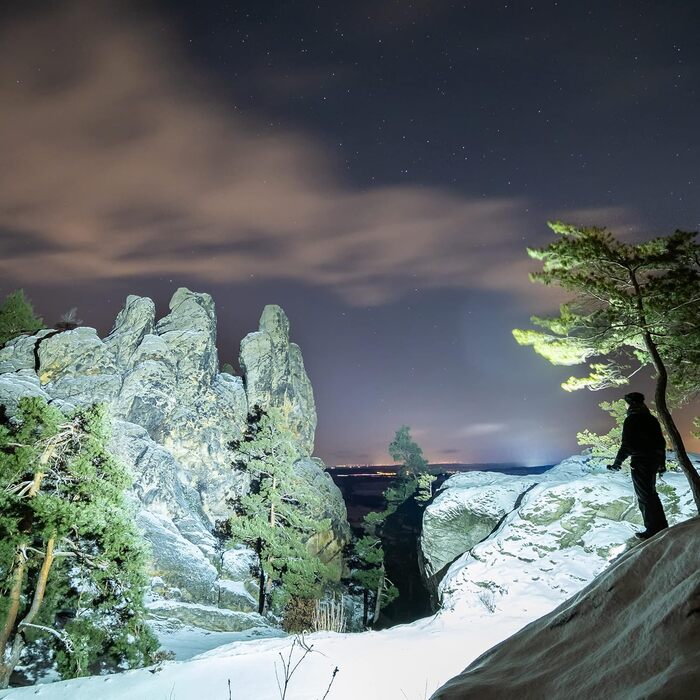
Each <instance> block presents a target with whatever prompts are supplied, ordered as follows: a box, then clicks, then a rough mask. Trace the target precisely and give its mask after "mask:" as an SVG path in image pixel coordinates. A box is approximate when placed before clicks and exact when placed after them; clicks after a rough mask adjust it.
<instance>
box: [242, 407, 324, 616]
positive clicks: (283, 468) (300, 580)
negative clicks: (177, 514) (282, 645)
mask: <svg viewBox="0 0 700 700" xmlns="http://www.w3.org/2000/svg"><path fill="white" fill-rule="evenodd" d="M296 445H297V441H296V439H295V436H294V434H293V433H292V432H291V429H290V428H289V421H288V420H287V416H286V415H285V413H284V412H283V411H279V410H277V409H269V410H268V411H262V410H261V409H260V408H259V407H255V409H254V410H253V411H252V412H251V413H250V415H249V416H248V425H247V429H246V432H245V434H244V436H243V437H242V438H241V440H238V441H235V442H233V443H231V447H232V449H233V450H234V452H235V466H236V467H237V468H239V469H241V470H243V471H244V472H245V473H246V474H247V475H248V476H249V478H250V491H249V493H247V494H245V495H243V496H240V497H239V498H238V499H236V500H235V501H234V502H233V506H234V508H235V512H236V514H235V516H234V517H233V518H232V519H231V534H232V541H233V542H234V543H244V544H246V545H248V546H249V547H251V548H252V549H254V550H255V552H256V554H257V555H258V559H259V570H258V572H257V573H258V581H259V595H258V612H259V613H260V614H261V615H262V614H264V613H265V611H266V610H267V608H268V607H269V605H270V603H273V604H274V605H275V607H283V606H284V605H285V604H286V603H288V602H289V600H290V598H291V597H297V598H303V599H315V598H318V597H320V596H321V594H322V592H323V589H324V587H325V586H326V585H327V584H328V582H329V581H330V580H331V579H332V575H333V574H332V571H331V567H329V566H328V565H327V564H325V563H324V562H323V561H322V560H321V559H320V558H319V557H318V556H316V555H315V554H314V553H312V552H311V551H310V549H309V546H308V543H309V541H310V540H311V538H312V537H313V536H314V535H316V534H319V533H321V532H326V531H328V530H329V529H330V527H331V524H330V520H328V519H318V518H314V517H312V516H311V515H310V513H314V512H318V511H319V510H321V504H320V502H319V495H318V493H316V492H315V491H313V490H312V489H311V488H310V487H309V485H308V484H307V482H306V481H305V480H304V479H302V478H300V477H299V475H298V474H297V473H296V471H295V469H294V463H295V462H296V461H297V459H298V458H299V456H300V455H299V454H298V450H297V447H296Z"/></svg>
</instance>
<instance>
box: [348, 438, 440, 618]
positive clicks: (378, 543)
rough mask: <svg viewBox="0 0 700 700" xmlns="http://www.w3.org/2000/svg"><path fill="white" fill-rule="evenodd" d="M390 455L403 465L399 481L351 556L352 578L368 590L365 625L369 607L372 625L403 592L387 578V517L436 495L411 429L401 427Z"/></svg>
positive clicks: (365, 524) (366, 524)
mask: <svg viewBox="0 0 700 700" xmlns="http://www.w3.org/2000/svg"><path fill="white" fill-rule="evenodd" d="M389 454H390V455H391V457H392V459H394V460H396V461H397V462H399V467H398V469H397V471H396V479H395V480H394V483H393V484H391V485H390V486H389V487H388V488H387V489H386V491H385V492H384V500H385V502H386V506H385V508H384V510H382V511H374V512H371V513H368V514H367V515H366V516H365V517H364V518H363V520H362V528H363V531H364V534H363V535H362V537H359V538H358V539H357V540H356V541H355V543H354V546H353V550H352V553H351V562H350V563H351V566H352V568H353V574H352V578H353V580H354V581H355V583H357V585H359V586H360V587H361V588H362V589H363V591H364V612H363V622H364V625H365V626H367V624H368V622H369V613H368V608H369V605H370V603H373V607H374V611H373V613H372V620H371V623H372V624H376V623H377V622H378V620H379V614H380V612H381V610H382V608H384V607H386V606H387V605H389V603H391V602H392V601H393V600H395V599H396V598H397V597H398V595H399V591H398V589H397V588H396V586H395V585H394V584H393V583H392V582H391V581H390V580H389V579H388V578H387V576H386V566H385V563H384V548H383V545H382V534H383V530H384V525H385V523H386V520H387V518H389V517H390V516H391V515H393V514H394V513H395V512H396V511H397V510H398V508H400V507H401V506H402V505H403V504H404V503H405V502H406V501H408V500H409V499H410V498H415V500H416V501H417V502H418V503H425V502H427V501H428V500H430V498H431V496H432V484H433V481H434V480H435V477H434V476H433V475H432V474H430V473H429V471H428V467H429V465H428V460H427V459H425V457H424V456H423V450H422V449H421V448H420V446H419V445H418V444H417V443H416V442H415V441H414V440H413V438H412V437H411V429H410V428H409V427H408V426H407V425H403V426H401V427H400V428H399V429H398V430H397V431H396V435H395V436H394V439H393V440H392V441H391V443H390V444H389Z"/></svg>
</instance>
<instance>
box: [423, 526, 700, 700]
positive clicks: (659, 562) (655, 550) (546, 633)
mask: <svg viewBox="0 0 700 700" xmlns="http://www.w3.org/2000/svg"><path fill="white" fill-rule="evenodd" d="M698 538H700V518H694V519H692V520H688V521H686V522H684V523H681V524H680V525H677V526H675V527H673V528H670V529H668V530H665V531H663V532H662V533H660V534H659V535H657V536H656V537H653V538H652V539H651V540H649V541H647V542H644V543H642V544H639V545H637V546H636V547H634V548H632V549H631V550H630V551H628V552H627V553H625V554H624V555H623V556H621V557H620V558H619V559H618V560H617V561H616V562H615V563H614V564H613V565H612V566H610V568H608V569H607V570H606V571H604V572H603V573H602V574H601V575H600V576H598V577H597V578H596V579H595V580H594V581H593V582H592V583H591V584H590V585H588V586H587V587H586V588H584V589H583V590H582V591H580V592H579V593H577V594H576V595H575V596H573V597H572V598H570V599H569V600H567V601H566V602H564V603H563V604H562V605H560V606H559V607H558V608H556V609H555V610H553V611H552V612H550V613H549V614H548V615H545V616H544V617H541V618H539V619H538V620H536V621H535V622H532V623H531V624H529V625H527V626H526V627H525V628H524V629H522V630H521V631H520V632H518V633H517V634H515V635H513V636H512V637H510V638H508V639H506V640H505V641H504V642H501V643H500V644H498V645H497V646H495V647H493V648H492V649H490V650H489V651H487V652H486V653H485V654H483V655H482V656H480V657H479V658H478V659H476V660H475V661H474V662H473V663H472V664H471V665H470V666H468V667H467V668H466V669H465V670H464V671H463V672H462V673H461V674H460V675H458V676H457V677H455V678H453V679H452V680H450V681H448V682H447V683H446V684H445V685H444V686H443V687H442V688H441V689H440V690H438V691H437V692H436V693H435V694H434V695H433V696H432V698H433V700H467V699H468V698H474V699H475V700H476V699H477V698H478V700H506V699H507V698H551V699H552V700H557V699H558V698H561V699H562V700H568V699H569V698H609V699H610V700H615V699H617V698H619V699H620V700H622V699H623V698H624V699H626V698H678V699H682V698H688V699H690V698H696V697H697V696H698V683H700V622H699V616H700V552H699V550H698V546H697V543H698Z"/></svg>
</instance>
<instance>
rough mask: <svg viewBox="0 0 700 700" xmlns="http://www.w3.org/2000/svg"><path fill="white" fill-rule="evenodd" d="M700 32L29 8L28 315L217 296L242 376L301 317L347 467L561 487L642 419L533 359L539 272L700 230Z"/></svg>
mask: <svg viewBox="0 0 700 700" xmlns="http://www.w3.org/2000/svg"><path fill="white" fill-rule="evenodd" d="M699 27H700V3H697V2H695V0H687V1H685V2H681V1H679V0H677V1H674V0H665V1H660V2H646V1H640V0H628V1H627V2H615V1H612V0H605V1H599V2H574V1H571V2H569V1H564V0H560V1H559V2H543V1H540V0H535V1H533V2H507V3H502V2H494V1H492V0H483V1H481V2H439V1H432V2H431V1H429V0H415V1H414V2H397V1H391V2H389V1H387V0H371V1H366V2H365V1H364V0H362V1H357V0H353V1H352V2H340V1H336V2H322V3H312V2H272V1H270V0H268V1H266V2H260V0H257V1H255V2H252V1H251V2H243V1H239V2H229V3H225V2H206V1H204V0H198V1H197V2H188V3H181V2H174V1H173V0H169V1H168V2H161V3H157V2H153V3H147V2H134V3H129V2H118V3H117V2H115V3H105V2H96V1H94V0H92V1H90V2H84V3H80V2H48V1H44V2H27V1H22V2H20V0H14V1H11V2H8V3H3V8H2V9H1V10H0V162H1V163H2V167H1V168H0V253H1V259H0V293H1V294H2V295H3V296H4V295H5V294H7V293H8V292H9V291H11V290H12V289H15V288H16V287H20V286H21V287H24V289H25V290H26V292H27V293H28V295H29V296H30V297H31V298H32V300H33V301H34V304H35V307H36V308H37V310H38V311H39V312H40V313H41V314H42V315H43V316H44V317H45V319H46V321H47V322H50V323H53V322H55V321H56V320H57V319H58V317H59V316H60V314H61V313H62V312H64V311H66V310H67V309H68V308H70V307H72V306H77V307H78V311H79V316H80V317H81V318H82V319H83V320H84V322H85V323H86V324H87V325H91V326H95V327H96V328H97V329H98V330H99V331H100V333H106V332H108V331H109V328H110V326H111V323H112V320H113V318H114V316H115V315H116V313H117V311H118V310H119V308H120V307H121V306H122V304H123V301H124V298H125V297H126V295H127V294H130V293H134V294H141V295H148V296H151V297H152V298H154V299H155V301H156V303H157V305H158V307H159V311H160V312H161V313H162V314H164V313H166V311H167V301H168V299H169V297H170V296H171V294H172V292H173V291H174V290H175V289H176V288H177V287H179V286H183V285H184V286H188V287H190V288H191V289H195V290H198V291H207V292H209V293H211V294H212V295H213V297H214V299H215V301H216V304H217V310H218V316H219V339H220V343H219V346H220V356H221V360H222V362H224V361H228V362H233V363H235V362H236V357H237V354H238V344H239V342H240V339H241V338H242V336H243V335H245V333H247V332H248V331H250V330H254V329H255V328H256V327H257V320H258V317H259V315H260V312H261V310H262V307H263V305H264V304H266V303H278V304H281V305H282V306H283V307H284V309H285V310H286V311H287V313H288V315H289V317H290V320H291V324H292V336H293V339H294V340H296V341H297V342H298V343H299V344H300V345H301V347H302V351H303V354H304V358H305V361H306V365H307V370H308V373H309V375H310V377H311V380H312V383H313V385H314V389H315V394H316V400H317V405H318V412H319V429H318V434H317V453H318V455H319V456H320V457H322V458H323V459H324V460H326V461H327V462H328V463H331V464H333V463H364V462H371V463H381V462H386V461H388V459H389V458H388V455H387V452H386V446H387V444H388V442H389V441H390V440H391V437H392V435H393V433H394V431H395V430H396V428H397V427H399V426H400V425H401V424H404V423H406V424H408V425H410V426H412V428H413V431H414V435H415V437H416V438H417V439H418V441H419V442H420V443H421V444H422V445H423V447H424V449H425V451H426V453H427V455H428V456H429V457H430V458H431V460H433V461H463V462H479V461H518V462H522V463H525V464H542V463H545V462H551V461H554V460H557V459H559V458H561V457H563V456H565V455H567V454H570V453H572V452H574V451H576V449H577V448H576V440H575V434H576V431H577V430H578V429H581V428H583V427H586V426H589V427H593V428H597V429H602V428H605V426H606V424H607V420H606V416H605V414H603V413H602V412H601V411H600V410H599V409H598V408H597V403H598V402H599V401H601V400H603V399H608V398H610V397H611V396H612V395H613V394H611V393H610V392H602V393H598V394H593V393H589V392H585V393H584V392H578V393H575V394H565V393H564V392H563V391H562V390H561V389H560V387H559V384H560V382H561V381H562V380H563V379H565V378H566V377H567V376H569V374H571V372H570V371H569V370H567V369H566V368H563V369H562V368H554V367H552V366H550V365H549V364H547V363H546V361H545V360H543V359H541V358H539V357H537V356H536V355H535V354H534V353H533V352H532V351H531V350H530V349H527V348H519V347H518V346H517V345H516V344H515V342H514V341H513V339H512V337H511V329H512V328H513V327H516V326H520V327H523V326H526V325H527V323H528V318H529V316H530V315H531V314H532V313H535V312H540V313H541V312H543V311H547V310H548V309H549V310H551V309H553V308H555V307H556V304H557V303H558V302H559V300H560V299H559V297H558V296H557V294H556V293H555V292H553V291H551V290H546V289H544V288H539V287H537V286H535V285H532V284H531V283H530V282H529V281H528V279H527V272H528V270H530V269H534V268H533V267H532V265H531V263H530V261H529V260H528V258H527V255H526V251H525V248H526V246H528V245H530V246H532V245H540V244H543V243H546V242H547V241H548V240H549V239H550V237H551V235H552V234H551V233H550V232H549V230H548V229H547V227H546V221H547V219H553V218H562V219H565V220H568V221H571V222H575V223H579V224H593V223H595V224H600V225H608V226H610V227H611V228H613V230H614V231H615V232H616V233H618V234H620V235H622V236H625V237H629V238H636V237H647V236H651V235H660V234H666V233H670V232H672V231H673V230H674V229H676V228H684V229H690V230H697V229H698V228H700V197H698V184H699V181H698V177H699V175H698V166H700V145H699V139H698V119H699V115H700V77H699V76H700V41H699V40H698V28H699ZM646 387H647V385H646V384H645V383H644V382H642V383H641V384H639V385H635V388H637V389H639V388H642V389H645V388H646ZM696 413H700V411H696ZM690 415H693V412H692V410H691V411H690V412H686V413H685V414H684V416H683V420H682V426H683V427H684V429H686V430H687V426H688V417H689V416H690ZM690 446H691V448H693V449H696V450H698V449H699V447H700V446H699V445H698V443H697V442H691V444H690Z"/></svg>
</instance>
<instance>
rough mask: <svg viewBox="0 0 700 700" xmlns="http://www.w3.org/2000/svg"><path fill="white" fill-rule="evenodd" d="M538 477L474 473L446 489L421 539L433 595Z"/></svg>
mask: <svg viewBox="0 0 700 700" xmlns="http://www.w3.org/2000/svg"><path fill="white" fill-rule="evenodd" d="M536 478H537V477H535V476H525V477H520V476H510V475H507V474H502V473H500V472H484V471H473V472H464V473H462V474H455V475H454V476H451V477H450V478H449V479H448V480H447V481H446V482H445V483H444V484H443V485H442V487H441V488H440V491H439V492H438V494H437V495H436V496H435V498H434V499H433V501H432V502H431V503H430V505H428V507H427V508H426V509H425V512H424V514H423V525H422V528H421V537H420V554H421V556H420V563H421V573H422V574H423V578H424V581H425V583H426V584H427V586H428V588H429V590H430V591H431V592H433V593H434V592H435V591H436V590H437V585H438V583H439V582H440V579H441V578H442V576H443V575H444V573H445V571H444V569H445V567H446V566H447V565H449V564H451V563H452V562H453V561H454V560H455V559H456V558H457V557H459V556H460V555H461V554H463V553H464V552H466V551H468V550H469V549H471V548H472V547H473V546H474V545H475V544H477V543H478V542H481V540H483V539H485V538H486V537H488V536H489V535H490V534H491V532H493V530H494V529H495V528H496V526H497V525H498V523H499V522H500V521H501V520H502V518H503V517H504V516H505V515H506V514H507V513H509V512H510V511H511V510H513V507H514V506H515V503H516V501H517V500H518V498H520V497H521V496H522V494H523V493H524V492H525V491H527V489H529V488H532V486H533V484H535V483H536Z"/></svg>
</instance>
